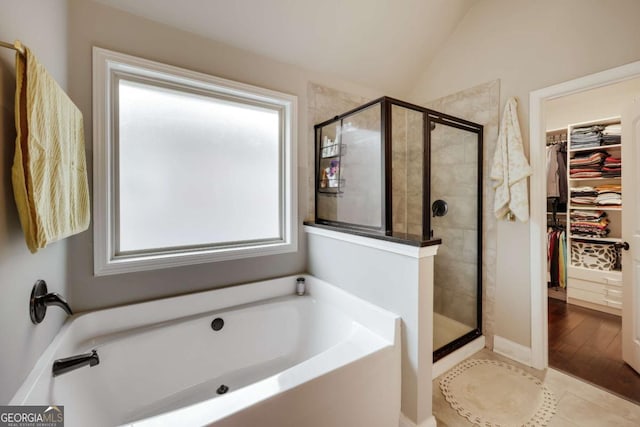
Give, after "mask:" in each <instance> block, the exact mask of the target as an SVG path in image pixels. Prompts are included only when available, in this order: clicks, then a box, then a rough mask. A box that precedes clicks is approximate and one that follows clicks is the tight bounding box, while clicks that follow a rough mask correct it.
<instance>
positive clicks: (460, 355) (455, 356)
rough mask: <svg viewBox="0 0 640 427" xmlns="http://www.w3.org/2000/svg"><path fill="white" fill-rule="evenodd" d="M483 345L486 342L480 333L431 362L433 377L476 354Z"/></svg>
mask: <svg viewBox="0 0 640 427" xmlns="http://www.w3.org/2000/svg"><path fill="white" fill-rule="evenodd" d="M485 345H486V342H485V338H484V335H481V336H479V337H478V338H476V339H475V340H473V341H471V342H470V343H468V344H466V345H464V346H462V347H460V348H459V349H457V350H456V351H454V352H452V353H451V354H448V355H447V356H446V357H443V358H442V359H440V360H438V361H437V362H436V363H434V364H433V369H432V371H431V373H432V377H433V379H436V378H437V377H439V376H440V375H442V374H444V373H445V372H447V371H448V370H449V369H451V368H453V367H454V366H456V365H457V364H458V363H460V362H462V361H463V360H465V359H466V358H468V357H470V356H472V355H474V354H476V353H477V352H479V351H480V350H482V349H483V348H484V346H485Z"/></svg>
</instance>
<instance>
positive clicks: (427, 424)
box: [398, 413, 438, 427]
mask: <svg viewBox="0 0 640 427" xmlns="http://www.w3.org/2000/svg"><path fill="white" fill-rule="evenodd" d="M398 425H399V427H437V426H438V424H437V423H436V417H434V416H433V415H432V416H430V417H429V418H427V419H426V420H424V421H423V422H421V423H420V425H416V423H414V422H413V421H411V420H410V419H409V418H407V417H405V416H404V414H403V413H400V424H398Z"/></svg>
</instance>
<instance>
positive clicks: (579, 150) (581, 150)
mask: <svg viewBox="0 0 640 427" xmlns="http://www.w3.org/2000/svg"><path fill="white" fill-rule="evenodd" d="M621 148H622V144H611V145H598V146H596V147H585V148H574V149H571V150H569V152H570V153H584V152H585V151H602V150H605V151H607V150H620V149H621Z"/></svg>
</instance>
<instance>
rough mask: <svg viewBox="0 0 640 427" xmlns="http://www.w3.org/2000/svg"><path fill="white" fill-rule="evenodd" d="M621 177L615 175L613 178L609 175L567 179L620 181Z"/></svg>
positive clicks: (570, 179)
mask: <svg viewBox="0 0 640 427" xmlns="http://www.w3.org/2000/svg"><path fill="white" fill-rule="evenodd" d="M620 179H621V177H619V176H617V177H615V178H610V177H603V176H601V177H597V178H569V181H611V180H614V181H620Z"/></svg>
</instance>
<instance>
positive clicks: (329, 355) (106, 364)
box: [10, 276, 400, 427]
mask: <svg viewBox="0 0 640 427" xmlns="http://www.w3.org/2000/svg"><path fill="white" fill-rule="evenodd" d="M295 278H296V277H285V278H281V279H275V280H269V281H264V282H258V283H252V284H248V285H242V286H235V287H230V288H225V289H221V290H215V291H208V292H202V293H198V294H191V295H186V296H180V297H175V298H169V299H163V300H158V301H151V302H147V303H142V304H135V305H129V306H125V307H118V308H113V309H108V310H101V311H95V312H91V313H87V314H80V315H78V316H73V317H72V318H70V319H69V321H68V322H67V323H65V325H64V326H63V327H62V329H61V330H60V333H59V334H58V335H57V336H56V338H55V339H54V340H53V342H52V343H51V345H50V346H49V347H48V348H47V350H46V351H45V352H44V353H43V355H42V356H41V358H40V359H39V360H38V362H37V364H36V366H35V367H34V369H33V371H32V372H31V374H30V375H29V376H28V377H27V379H26V380H25V382H24V384H23V385H22V386H21V387H20V389H19V390H18V392H17V393H16V395H15V396H14V398H13V399H12V401H11V402H10V403H11V404H13V405H19V404H26V405H28V404H34V405H35V404H47V405H49V404H51V405H64V409H65V421H66V424H65V425H66V426H67V427H74V426H88V425H91V426H115V425H133V426H157V425H162V426H174V425H175V426H200V425H213V426H238V427H250V426H260V427H269V426H274V427H275V426H277V427H281V426H292V427H293V426H295V427H299V426H308V427H328V426H330V427H339V426H345V427H359V426H362V427H374V426H380V427H389V426H397V425H398V419H399V414H400V319H399V318H398V316H396V315H394V314H391V313H389V312H386V311H384V310H382V309H380V308H378V307H376V306H373V305H371V304H368V303H366V302H364V301H362V300H359V299H357V298H355V297H353V296H351V295H349V294H347V293H345V292H343V291H341V290H340V289H338V288H336V287H334V286H331V285H329V284H327V283H325V282H322V281H320V280H318V279H315V278H313V277H310V276H305V278H306V282H307V295H306V296H303V297H299V296H295V295H293V293H294V288H295ZM215 318H222V319H223V320H224V327H223V328H222V329H221V330H219V331H214V330H213V329H212V327H211V322H212V320H213V319H215ZM45 321H46V320H45ZM92 349H96V350H97V352H98V355H99V357H100V364H98V365H97V366H94V367H88V366H86V367H82V368H79V369H77V370H75V371H72V372H69V373H66V374H62V375H60V376H57V377H55V378H53V377H52V375H51V367H52V363H53V361H54V360H55V359H59V358H64V357H69V356H73V355H76V354H81V353H86V352H89V351H91V350H92ZM221 385H225V386H227V387H228V388H229V391H228V392H227V393H225V394H222V395H219V394H217V392H216V391H217V389H218V388H219V386H221Z"/></svg>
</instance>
